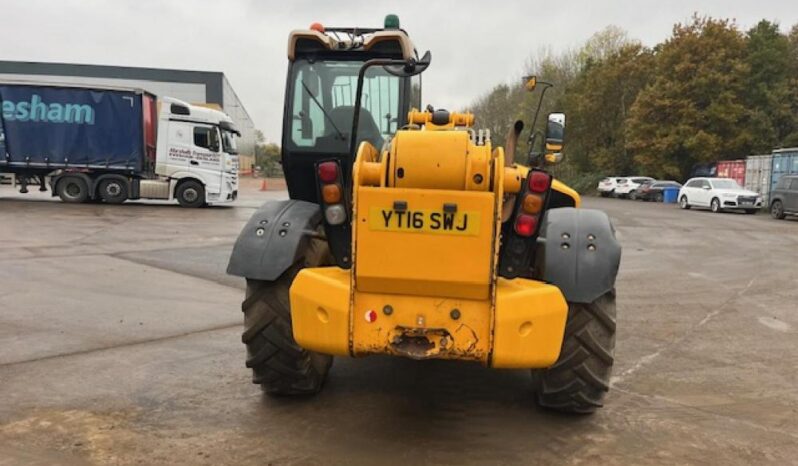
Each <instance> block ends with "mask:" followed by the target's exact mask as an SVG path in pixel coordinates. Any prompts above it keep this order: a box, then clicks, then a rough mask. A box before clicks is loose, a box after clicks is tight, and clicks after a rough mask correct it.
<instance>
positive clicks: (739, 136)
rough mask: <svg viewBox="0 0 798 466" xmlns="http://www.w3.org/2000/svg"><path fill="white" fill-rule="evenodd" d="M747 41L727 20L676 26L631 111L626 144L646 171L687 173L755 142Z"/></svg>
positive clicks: (734, 154) (676, 175) (674, 174)
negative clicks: (748, 104) (749, 105)
mask: <svg viewBox="0 0 798 466" xmlns="http://www.w3.org/2000/svg"><path fill="white" fill-rule="evenodd" d="M748 73H749V66H748V64H747V63H746V42H745V37H744V36H743V34H742V33H741V32H740V31H739V30H737V28H736V27H735V26H734V24H733V23H731V22H729V21H727V20H714V19H711V18H699V17H694V18H693V21H692V23H690V24H687V25H682V24H677V25H676V26H675V27H674V29H673V36H672V37H671V38H670V39H669V40H668V41H666V42H665V43H664V44H662V45H661V46H660V47H659V50H658V52H657V54H656V77H655V78H654V80H653V82H652V83H651V85H649V86H647V87H646V88H645V89H643V90H642V91H641V92H640V93H639V94H638V96H637V100H636V102H635V103H634V105H633V106H632V108H631V109H630V112H629V119H628V122H627V123H628V131H627V148H628V149H629V150H630V151H632V152H633V153H634V159H635V162H636V164H637V165H638V166H639V167H640V168H641V169H642V171H643V172H644V173H650V174H651V176H655V177H660V178H665V177H670V178H683V177H685V176H687V175H688V174H689V172H690V169H691V168H692V166H693V165H695V164H696V163H703V162H712V161H716V160H721V159H729V158H736V157H739V156H742V155H744V154H745V153H746V152H747V151H748V150H749V148H750V147H751V145H752V144H751V143H752V134H751V132H750V131H749V126H748V125H747V123H749V121H750V120H751V118H750V111H749V109H748V108H747V107H746V105H745V103H744V101H743V99H742V97H743V95H744V91H746V76H747V75H748Z"/></svg>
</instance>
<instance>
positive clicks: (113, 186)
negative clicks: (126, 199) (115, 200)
mask: <svg viewBox="0 0 798 466" xmlns="http://www.w3.org/2000/svg"><path fill="white" fill-rule="evenodd" d="M105 193H106V194H108V195H109V196H110V197H117V196H119V195H120V194H122V186H120V185H119V184H118V183H110V184H108V185H107V186H106V187H105Z"/></svg>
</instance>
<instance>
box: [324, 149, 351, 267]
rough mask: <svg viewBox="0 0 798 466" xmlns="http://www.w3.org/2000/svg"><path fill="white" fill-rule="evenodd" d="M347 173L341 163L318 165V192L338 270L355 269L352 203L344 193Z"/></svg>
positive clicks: (326, 232) (333, 161)
mask: <svg viewBox="0 0 798 466" xmlns="http://www.w3.org/2000/svg"><path fill="white" fill-rule="evenodd" d="M344 186H345V184H344V172H343V170H341V162H340V161H338V160H325V161H323V162H319V163H317V164H316V189H317V191H316V193H317V197H318V202H319V205H320V207H321V211H322V214H323V217H324V233H325V235H326V237H327V244H328V245H329V247H330V252H331V253H332V256H333V258H334V259H335V264H336V265H337V266H338V267H341V268H344V269H348V268H350V267H351V266H352V262H351V258H352V225H351V222H350V215H349V212H350V209H351V204H350V201H349V197H348V196H347V193H346V191H345V190H344Z"/></svg>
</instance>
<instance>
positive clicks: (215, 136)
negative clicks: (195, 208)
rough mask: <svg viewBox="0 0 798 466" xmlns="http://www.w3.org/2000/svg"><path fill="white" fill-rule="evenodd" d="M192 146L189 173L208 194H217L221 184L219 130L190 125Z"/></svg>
mask: <svg viewBox="0 0 798 466" xmlns="http://www.w3.org/2000/svg"><path fill="white" fill-rule="evenodd" d="M192 136H193V141H192V142H193V144H192V148H191V159H190V160H189V162H188V163H189V171H190V172H191V173H192V175H195V176H196V177H197V178H199V179H201V180H202V181H203V182H204V183H205V189H206V190H207V191H209V192H216V193H218V192H219V189H220V186H221V183H222V163H223V161H222V152H221V150H222V144H221V141H222V140H221V137H220V135H219V128H217V127H216V126H213V125H206V124H201V123H192Z"/></svg>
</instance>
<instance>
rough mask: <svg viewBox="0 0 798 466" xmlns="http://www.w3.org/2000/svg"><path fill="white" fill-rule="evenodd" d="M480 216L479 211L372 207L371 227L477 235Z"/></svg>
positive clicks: (415, 231)
mask: <svg viewBox="0 0 798 466" xmlns="http://www.w3.org/2000/svg"><path fill="white" fill-rule="evenodd" d="M479 218H480V215H479V212H456V213H446V212H443V211H440V210H406V211H396V210H393V209H382V208H379V207H372V208H371V209H370V210H369V228H370V229H371V230H378V231H398V232H407V233H432V234H441V235H465V236H476V235H478V234H479Z"/></svg>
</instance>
